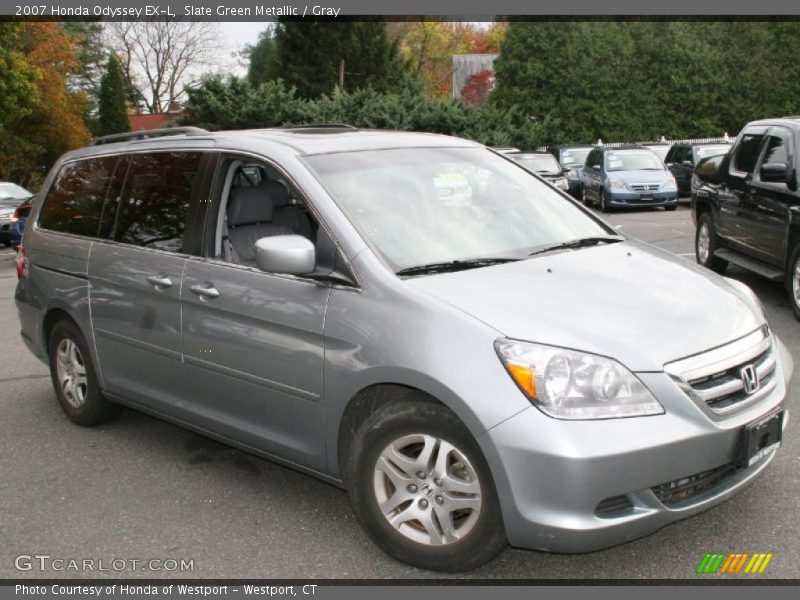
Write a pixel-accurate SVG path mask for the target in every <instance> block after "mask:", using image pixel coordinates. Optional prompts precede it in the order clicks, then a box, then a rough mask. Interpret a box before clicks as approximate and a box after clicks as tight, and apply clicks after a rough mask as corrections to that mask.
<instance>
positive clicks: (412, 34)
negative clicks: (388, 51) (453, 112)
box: [389, 21, 506, 96]
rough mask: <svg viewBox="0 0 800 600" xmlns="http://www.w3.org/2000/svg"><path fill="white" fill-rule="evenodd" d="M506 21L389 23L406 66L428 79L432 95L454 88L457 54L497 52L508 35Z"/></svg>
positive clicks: (391, 33)
mask: <svg viewBox="0 0 800 600" xmlns="http://www.w3.org/2000/svg"><path fill="white" fill-rule="evenodd" d="M505 32H506V24H505V23H492V24H491V25H490V26H488V27H482V26H479V25H476V24H475V23H449V22H440V21H403V22H397V23H390V24H389V33H390V37H391V38H392V39H396V40H397V43H398V47H399V49H400V53H401V55H402V56H403V58H404V60H405V61H406V64H407V68H408V69H409V71H410V72H411V73H413V74H414V75H415V76H417V77H419V78H420V79H422V80H423V81H425V83H426V85H427V88H428V91H429V93H430V94H431V95H433V96H450V95H451V94H452V91H453V77H452V73H453V55H454V54H496V53H498V52H499V51H500V43H501V41H502V40H503V38H504V37H505Z"/></svg>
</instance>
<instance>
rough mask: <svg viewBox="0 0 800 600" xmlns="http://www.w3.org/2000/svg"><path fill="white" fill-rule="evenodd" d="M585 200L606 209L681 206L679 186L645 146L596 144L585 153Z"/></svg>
mask: <svg viewBox="0 0 800 600" xmlns="http://www.w3.org/2000/svg"><path fill="white" fill-rule="evenodd" d="M582 176H583V202H584V204H586V206H594V205H597V206H599V207H600V210H602V211H603V212H608V211H610V210H612V209H614V208H639V207H643V206H663V207H664V210H675V209H676V208H677V207H678V186H677V184H676V183H675V177H673V175H672V173H670V172H669V169H667V167H666V166H665V165H664V162H663V161H662V160H661V159H660V158H659V157H658V156H657V155H656V154H655V153H654V152H653V151H652V150H649V149H648V148H644V147H643V146H623V147H621V148H595V149H594V150H592V151H591V152H590V153H589V155H588V156H587V157H586V164H585V165H584V168H583V171H582Z"/></svg>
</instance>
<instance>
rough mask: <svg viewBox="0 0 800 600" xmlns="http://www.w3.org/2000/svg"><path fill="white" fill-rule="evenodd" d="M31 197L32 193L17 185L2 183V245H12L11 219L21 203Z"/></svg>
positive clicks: (0, 185) (0, 196)
mask: <svg viewBox="0 0 800 600" xmlns="http://www.w3.org/2000/svg"><path fill="white" fill-rule="evenodd" d="M31 195H32V194H31V192H29V191H28V190H26V189H25V188H23V187H21V186H18V185H17V184H16V183H10V182H7V181H0V244H3V245H4V246H10V245H11V226H12V221H11V218H12V216H13V215H14V211H15V210H16V209H17V207H18V206H19V204H20V202H21V201H22V200H26V199H28V198H30V197H31Z"/></svg>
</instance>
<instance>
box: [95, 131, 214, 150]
mask: <svg viewBox="0 0 800 600" xmlns="http://www.w3.org/2000/svg"><path fill="white" fill-rule="evenodd" d="M203 133H208V130H206V129H203V128H202V127H165V128H163V129H143V130H141V131H127V132H125V133H113V134H111V135H102V136H100V137H96V138H94V139H93V140H92V141H91V142H89V145H90V146H100V145H101V144H112V143H114V142H124V141H127V140H146V139H148V138H154V137H164V136H168V135H201V134H203Z"/></svg>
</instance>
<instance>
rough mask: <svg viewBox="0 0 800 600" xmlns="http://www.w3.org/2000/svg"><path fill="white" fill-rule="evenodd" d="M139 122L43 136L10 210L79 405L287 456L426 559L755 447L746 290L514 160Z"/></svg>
mask: <svg viewBox="0 0 800 600" xmlns="http://www.w3.org/2000/svg"><path fill="white" fill-rule="evenodd" d="M160 133H161V134H163V135H160V136H159V137H155V134H152V133H148V134H144V135H145V139H134V136H130V137H126V136H117V138H114V139H110V140H106V139H101V140H99V142H100V143H96V144H95V145H93V146H91V147H89V148H86V149H81V150H78V151H75V152H71V153H69V154H67V155H65V156H64V157H63V158H62V159H60V160H59V162H58V163H57V164H56V165H55V166H54V168H53V169H52V171H51V173H50V174H49V175H48V178H47V180H46V182H45V184H44V187H43V190H42V193H41V194H40V196H39V197H38V199H37V200H36V201H35V204H34V208H33V211H32V213H31V216H30V219H29V225H28V226H27V227H26V230H25V237H24V240H23V245H24V249H23V250H22V251H21V252H20V255H19V262H18V273H19V275H20V281H19V285H18V287H17V292H16V301H17V306H18V309H19V317H20V320H21V323H22V337H23V339H24V340H25V342H26V343H27V345H28V347H29V348H30V349H31V350H32V351H33V352H34V353H35V354H36V355H37V356H39V357H40V358H41V359H42V360H44V361H47V362H48V363H49V365H50V369H51V372H52V379H53V384H54V387H55V392H56V395H57V397H58V400H59V402H60V403H61V406H62V407H63V409H64V411H65V412H66V414H67V415H68V416H69V418H70V419H72V420H73V421H75V422H76V423H78V424H81V425H93V424H95V423H99V422H101V421H104V420H107V419H109V418H112V417H114V416H116V415H117V414H118V413H119V411H120V406H122V405H124V406H128V407H131V408H134V409H136V410H141V411H144V412H147V413H150V414H153V415H156V416H158V417H160V418H163V419H166V420H169V421H172V422H174V423H177V424H179V425H181V426H183V427H187V428H189V429H192V430H194V431H197V432H200V433H202V434H203V435H207V436H209V437H213V438H215V439H218V440H222V441H224V442H226V443H229V444H231V445H233V446H236V447H238V448H241V449H243V450H245V451H248V452H252V453H254V454H257V455H260V456H263V457H266V458H269V459H272V460H276V461H279V462H281V463H283V464H287V465H289V466H292V467H294V468H297V469H300V470H302V471H305V472H307V473H309V474H311V475H314V476H316V477H319V478H321V479H324V480H326V481H329V482H331V483H334V484H336V485H339V486H342V487H343V488H346V489H347V491H348V493H349V495H350V499H351V501H352V505H353V508H354V511H355V514H356V516H357V518H358V520H359V521H360V523H361V524H362V525H363V527H364V528H365V529H366V531H367V532H368V533H369V535H370V536H371V538H372V539H373V540H374V541H375V543H376V544H377V545H378V546H380V547H381V548H383V549H384V550H385V551H386V552H388V553H389V554H391V555H392V556H394V557H396V558H398V559H400V560H403V561H406V562H408V563H411V564H414V565H419V566H422V567H426V568H432V569H440V570H465V569H470V568H473V567H476V566H478V565H480V564H482V563H484V562H486V561H488V560H489V559H491V558H492V557H493V556H495V555H496V554H497V553H498V552H500V551H501V549H502V548H503V547H504V546H505V545H506V543H510V544H512V545H514V546H520V547H525V548H533V549H539V550H552V551H559V552H586V551H590V550H596V549H599V548H603V547H607V546H610V545H613V544H618V543H621V542H625V541H628V540H631V539H634V538H636V537H639V536H642V535H645V534H648V533H651V532H653V531H655V530H657V529H659V528H660V527H662V526H664V525H665V524H667V523H670V522H672V521H675V520H678V519H681V518H684V517H686V516H689V515H692V514H695V513H697V512H700V511H702V510H704V509H706V508H708V507H710V506H713V505H715V504H718V503H719V502H721V501H723V500H725V499H726V498H728V497H730V496H732V495H733V494H735V493H736V492H738V491H739V490H741V489H742V487H743V486H744V485H746V484H747V483H748V482H749V481H750V480H752V479H753V478H754V477H756V476H757V475H758V474H759V473H760V472H761V471H763V470H764V469H765V468H766V466H767V465H768V464H769V462H770V461H771V460H772V458H773V457H774V455H775V450H776V448H777V447H778V446H779V444H780V441H781V435H782V430H783V428H784V427H785V425H786V422H787V416H786V414H787V412H786V399H785V396H786V389H787V383H788V379H789V377H790V375H791V371H792V364H791V360H790V358H789V356H788V354H787V352H786V350H785V348H784V346H783V345H782V344H781V342H780V341H779V340H778V339H777V337H776V336H775V334H774V333H773V332H772V331H771V330H770V329H769V326H768V324H767V321H766V319H765V316H764V312H763V309H762V307H761V305H760V303H759V301H758V300H757V299H756V297H755V296H754V295H753V293H752V292H751V291H750V289H749V288H747V287H746V286H744V285H742V284H740V283H737V282H735V281H732V280H728V279H724V278H722V277H720V276H718V275H716V274H714V273H712V272H710V271H708V270H706V269H703V268H701V267H699V266H697V265H693V264H690V263H689V262H687V261H686V260H684V259H682V258H678V257H676V256H674V255H673V254H670V253H669V252H666V251H662V250H659V249H657V248H654V247H652V246H649V245H647V244H643V243H640V242H637V241H635V240H632V239H628V238H626V237H624V236H620V235H618V234H617V233H616V232H615V231H614V229H612V228H611V227H610V226H609V225H608V224H606V223H605V222H604V221H602V220H601V219H599V218H597V217H595V216H593V215H592V214H591V213H590V212H589V211H588V210H587V209H585V208H583V207H581V206H580V205H578V204H577V203H576V202H575V201H574V200H572V199H571V198H570V197H568V196H567V195H566V194H564V193H562V192H560V191H558V190H556V189H554V188H553V187H552V186H550V185H549V184H547V183H546V182H545V181H544V180H542V179H541V178H539V177H538V176H536V175H534V174H532V173H530V172H529V171H527V170H526V169H524V168H523V167H521V166H519V165H517V164H516V163H514V162H513V161H511V160H509V159H508V158H504V157H502V156H500V155H498V154H497V153H495V152H492V151H490V150H488V149H486V148H484V147H482V146H480V145H478V144H475V143H472V142H468V141H465V140H461V139H456V138H451V137H444V136H437V135H426V134H416V133H396V132H381V131H359V130H353V129H347V128H306V129H285V130H281V129H278V130H275V129H272V130H258V131H235V132H218V133H208V132H205V131H202V130H196V129H190V130H184V131H164V132H160ZM167 134H169V135H167ZM139 135H142V134H139Z"/></svg>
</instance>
